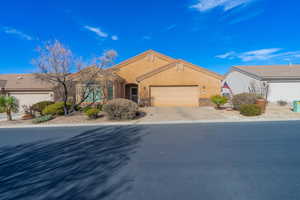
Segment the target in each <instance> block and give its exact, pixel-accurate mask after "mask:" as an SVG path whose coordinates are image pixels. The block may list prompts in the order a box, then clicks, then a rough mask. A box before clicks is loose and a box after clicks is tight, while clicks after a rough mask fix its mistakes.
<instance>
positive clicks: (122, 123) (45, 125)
mask: <svg viewBox="0 0 300 200" xmlns="http://www.w3.org/2000/svg"><path fill="white" fill-rule="evenodd" d="M286 121H299V122H300V119H293V118H291V119H280V118H278V119H254V118H252V119H251V118H248V119H242V120H230V119H226V120H190V121H184V120H180V121H162V122H139V121H131V122H107V123H88V124H87V123H82V124H46V123H45V124H30V125H29V124H28V125H7V126H0V129H7V128H51V127H53V128H54V127H95V126H97V127H99V126H130V125H172V124H215V123H251V122H253V123H255V122H286Z"/></svg>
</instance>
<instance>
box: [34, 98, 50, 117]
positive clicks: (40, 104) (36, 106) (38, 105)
mask: <svg viewBox="0 0 300 200" xmlns="http://www.w3.org/2000/svg"><path fill="white" fill-rule="evenodd" d="M52 104H54V102H53V101H40V102H38V103H35V104H33V105H32V107H31V108H32V110H33V111H34V112H38V113H39V114H40V115H43V110H44V109H45V108H46V107H47V106H49V105H52Z"/></svg>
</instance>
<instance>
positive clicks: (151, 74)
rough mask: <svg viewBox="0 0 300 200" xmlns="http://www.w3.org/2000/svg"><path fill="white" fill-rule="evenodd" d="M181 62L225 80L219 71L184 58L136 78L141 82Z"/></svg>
mask: <svg viewBox="0 0 300 200" xmlns="http://www.w3.org/2000/svg"><path fill="white" fill-rule="evenodd" d="M179 63H181V64H183V65H185V66H187V67H190V68H192V69H194V70H196V71H199V72H202V73H205V74H208V75H210V76H213V77H215V78H217V79H220V80H223V78H224V77H223V76H221V75H219V74H217V73H215V72H212V71H209V70H207V69H205V68H203V67H200V66H197V65H194V64H192V63H189V62H186V61H184V60H176V61H175V62H173V63H170V64H167V65H164V66H162V67H159V68H157V69H155V70H152V71H150V72H148V73H146V74H143V75H141V76H139V77H137V79H136V80H137V81H138V82H139V81H142V80H144V79H146V78H149V77H151V76H153V75H155V74H158V73H160V72H162V71H165V70H167V69H170V68H172V67H174V66H175V65H176V64H179Z"/></svg>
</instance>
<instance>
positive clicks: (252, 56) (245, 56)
mask: <svg viewBox="0 0 300 200" xmlns="http://www.w3.org/2000/svg"><path fill="white" fill-rule="evenodd" d="M216 57H217V58H220V59H240V60H242V61H244V62H250V61H262V60H270V59H275V58H278V59H289V58H299V57H300V51H288V52H283V51H282V49H281V48H270V49H259V50H254V51H247V52H242V53H236V52H234V51H230V52H228V53H225V54H221V55H217V56H216Z"/></svg>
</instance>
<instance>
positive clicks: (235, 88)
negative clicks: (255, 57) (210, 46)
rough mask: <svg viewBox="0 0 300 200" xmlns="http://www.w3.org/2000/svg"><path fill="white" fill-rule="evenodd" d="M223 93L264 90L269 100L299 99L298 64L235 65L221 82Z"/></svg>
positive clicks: (299, 67)
mask: <svg viewBox="0 0 300 200" xmlns="http://www.w3.org/2000/svg"><path fill="white" fill-rule="evenodd" d="M222 88H223V89H222V93H223V94H232V95H235V94H239V93H244V92H253V91H258V92H259V93H260V92H261V90H265V91H266V98H267V100H268V101H269V102H276V101H279V100H283V101H287V102H292V101H294V100H300V65H261V66H235V67H232V68H231V70H230V71H229V72H228V73H227V74H226V76H225V78H224V81H223V83H222Z"/></svg>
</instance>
